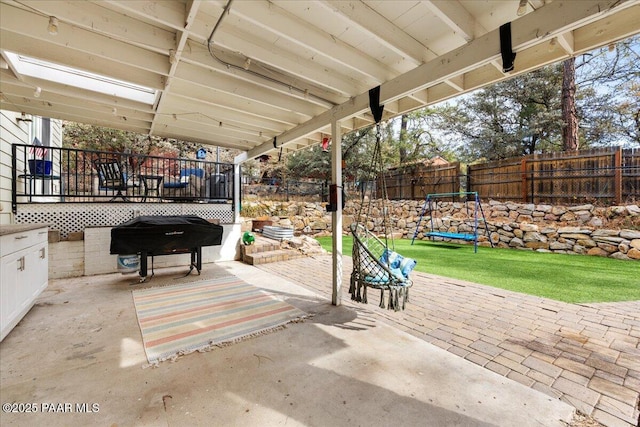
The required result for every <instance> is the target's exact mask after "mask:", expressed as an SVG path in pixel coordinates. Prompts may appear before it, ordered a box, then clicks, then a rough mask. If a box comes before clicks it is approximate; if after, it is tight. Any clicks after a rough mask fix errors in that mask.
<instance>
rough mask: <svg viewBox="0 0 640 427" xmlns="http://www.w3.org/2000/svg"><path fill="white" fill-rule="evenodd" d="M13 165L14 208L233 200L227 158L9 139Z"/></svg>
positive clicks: (229, 165)
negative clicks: (44, 144)
mask: <svg viewBox="0 0 640 427" xmlns="http://www.w3.org/2000/svg"><path fill="white" fill-rule="evenodd" d="M12 166H13V170H12V198H13V206H14V211H15V209H16V206H17V205H18V204H21V203H60V202H64V203H86V202H148V203H164V202H171V201H185V202H186V201H188V202H194V201H195V202H203V203H230V202H232V200H233V185H234V179H233V164H229V163H217V162H209V161H204V160H195V159H181V158H168V157H157V156H148V155H139V154H132V153H118V152H107V151H92V150H79V149H73V148H55V147H46V150H44V151H42V150H39V151H37V152H36V151H35V150H34V149H33V146H30V145H22V144H14V145H13V146H12Z"/></svg>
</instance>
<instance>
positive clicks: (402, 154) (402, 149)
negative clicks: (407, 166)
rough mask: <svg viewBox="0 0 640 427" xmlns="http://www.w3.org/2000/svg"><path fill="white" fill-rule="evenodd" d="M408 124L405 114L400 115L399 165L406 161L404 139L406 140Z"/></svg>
mask: <svg viewBox="0 0 640 427" xmlns="http://www.w3.org/2000/svg"><path fill="white" fill-rule="evenodd" d="M408 122H409V118H408V117H407V115H406V114H403V115H402V118H401V120H400V164H403V163H404V161H405V160H406V159H407V149H406V148H405V144H406V139H407V124H408Z"/></svg>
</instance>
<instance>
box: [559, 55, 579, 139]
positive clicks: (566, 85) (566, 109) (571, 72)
mask: <svg viewBox="0 0 640 427" xmlns="http://www.w3.org/2000/svg"><path fill="white" fill-rule="evenodd" d="M562 121H563V122H564V127H563V128H562V149H563V150H564V151H577V150H578V113H577V111H576V59H575V58H569V59H567V60H566V61H564V62H563V63H562Z"/></svg>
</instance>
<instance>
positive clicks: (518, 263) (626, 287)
mask: <svg viewBox="0 0 640 427" xmlns="http://www.w3.org/2000/svg"><path fill="white" fill-rule="evenodd" d="M316 239H317V240H318V241H319V242H320V244H321V245H322V247H323V248H324V249H326V250H328V251H329V252H331V250H332V237H331V236H326V237H317V238H316ZM342 245H343V250H342V253H343V254H344V255H347V256H351V248H352V238H351V236H344V237H343V240H342ZM389 245H390V246H391V243H389ZM393 245H394V247H395V250H396V252H398V253H400V254H402V255H403V256H405V257H409V258H413V259H415V260H416V261H418V263H417V265H416V268H415V270H416V271H421V272H424V273H430V274H436V275H439V276H443V277H450V278H454V279H460V280H466V281H470V282H474V283H479V284H482V285H488V286H492V287H496V288H501V289H506V290H510V291H514V292H520V293H525V294H528V295H535V296H539V297H544V298H550V299H554V300H557V301H563V302H567V303H573V304H576V303H598V302H619V301H636V300H640V262H638V261H626V260H618V259H613V258H604V257H594V256H586V255H568V254H556V253H544V252H536V251H526V250H516V249H506V248H489V247H478V252H477V253H474V250H473V245H454V244H445V243H438V242H430V241H422V240H421V241H415V243H414V244H413V245H411V240H409V239H399V240H398V239H396V240H394V241H393Z"/></svg>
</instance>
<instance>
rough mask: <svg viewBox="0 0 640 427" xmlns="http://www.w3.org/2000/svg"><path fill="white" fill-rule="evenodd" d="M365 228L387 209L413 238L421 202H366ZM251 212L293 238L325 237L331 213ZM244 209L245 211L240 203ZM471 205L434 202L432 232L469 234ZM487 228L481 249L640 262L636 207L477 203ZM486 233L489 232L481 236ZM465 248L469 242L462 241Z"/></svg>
mask: <svg viewBox="0 0 640 427" xmlns="http://www.w3.org/2000/svg"><path fill="white" fill-rule="evenodd" d="M365 203H366V206H365V210H366V211H367V214H366V215H364V214H363V215H362V216H363V220H364V221H366V224H367V227H368V228H369V229H370V230H373V231H376V232H382V231H383V230H384V227H383V216H382V212H383V209H386V210H387V213H388V220H389V225H390V227H391V228H392V229H393V230H394V231H395V232H401V233H402V234H403V236H404V237H406V238H412V237H413V234H414V232H415V230H416V226H417V223H418V220H419V218H420V213H421V211H422V206H423V202H421V201H417V200H399V201H389V202H385V203H384V207H383V203H382V201H381V200H374V201H372V202H371V205H370V207H369V202H368V201H365ZM247 204H248V205H250V206H251V211H252V212H259V213H260V214H262V215H267V216H269V217H270V218H269V219H270V220H271V221H273V224H274V225H279V226H281V227H290V228H293V229H294V230H295V231H296V233H297V234H313V235H318V234H320V235H321V234H328V233H329V232H330V229H331V214H329V213H327V212H326V204H325V203H306V202H269V201H262V202H248V203H247ZM243 206H246V205H244V204H243ZM473 208H474V206H473V203H468V204H465V203H463V202H439V203H438V210H437V211H436V212H434V215H433V223H434V229H437V230H438V231H446V232H450V233H468V232H471V231H472V230H473V225H472V222H473V217H474V212H473ZM482 210H483V212H484V214H485V218H486V223H487V227H486V228H485V224H484V223H483V222H482V221H480V222H479V229H478V235H479V236H478V237H479V238H478V240H479V242H480V244H481V245H484V246H489V245H490V242H489V240H491V242H493V244H494V246H498V247H504V248H514V249H523V250H535V251H540V252H555V253H571V254H584V255H593V256H602V257H611V258H617V259H624V260H640V207H638V205H627V206H610V207H600V206H594V205H591V204H585V205H578V206H552V205H534V204H530V203H514V202H499V201H494V200H491V201H488V202H486V203H482ZM359 211H360V201H359V200H358V201H353V200H349V201H347V203H346V205H345V208H344V212H343V214H344V215H343V230H344V232H345V233H348V230H349V226H350V225H351V223H353V222H354V221H355V220H356V217H357V216H358V213H359ZM425 228H430V218H429V217H426V216H425V217H424V218H423V219H422V222H421V224H420V227H419V228H418V235H417V238H418V239H427V237H425V236H424V235H423V233H422V231H423V230H424V229H425ZM486 230H488V232H487V231H486ZM467 243H468V242H467Z"/></svg>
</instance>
